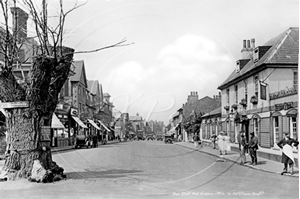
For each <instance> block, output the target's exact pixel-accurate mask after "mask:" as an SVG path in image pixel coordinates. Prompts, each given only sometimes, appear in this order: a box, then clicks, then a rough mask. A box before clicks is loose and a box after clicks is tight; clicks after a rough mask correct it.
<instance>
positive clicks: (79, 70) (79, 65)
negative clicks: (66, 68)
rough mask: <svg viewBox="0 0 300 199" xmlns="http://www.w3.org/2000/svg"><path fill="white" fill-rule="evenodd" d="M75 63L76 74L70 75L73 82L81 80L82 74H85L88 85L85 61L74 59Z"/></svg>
mask: <svg viewBox="0 0 300 199" xmlns="http://www.w3.org/2000/svg"><path fill="white" fill-rule="evenodd" d="M73 65H74V67H75V71H74V72H75V75H73V76H71V77H70V81H71V82H79V81H80V78H81V75H82V74H83V76H84V84H85V86H86V87H87V79H86V74H85V67H84V61H83V60H79V61H73Z"/></svg>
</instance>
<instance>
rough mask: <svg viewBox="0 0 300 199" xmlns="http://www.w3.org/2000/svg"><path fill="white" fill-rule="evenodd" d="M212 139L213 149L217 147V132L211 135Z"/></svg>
mask: <svg viewBox="0 0 300 199" xmlns="http://www.w3.org/2000/svg"><path fill="white" fill-rule="evenodd" d="M210 140H211V142H212V144H213V149H215V148H216V140H217V135H216V134H215V133H213V134H212V135H211V137H210Z"/></svg>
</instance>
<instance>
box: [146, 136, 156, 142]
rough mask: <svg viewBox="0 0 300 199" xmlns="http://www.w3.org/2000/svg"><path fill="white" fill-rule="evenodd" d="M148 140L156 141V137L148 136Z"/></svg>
mask: <svg viewBox="0 0 300 199" xmlns="http://www.w3.org/2000/svg"><path fill="white" fill-rule="evenodd" d="M146 139H147V140H152V141H153V140H155V137H154V135H152V134H150V135H147V138H146Z"/></svg>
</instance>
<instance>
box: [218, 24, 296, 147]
mask: <svg viewBox="0 0 300 199" xmlns="http://www.w3.org/2000/svg"><path fill="white" fill-rule="evenodd" d="M241 52H242V58H241V59H239V60H237V62H236V69H235V70H234V71H233V72H232V73H231V74H230V76H229V77H228V78H227V79H226V80H225V81H224V82H223V83H222V84H221V86H219V87H218V89H220V90H221V93H222V113H221V114H222V118H221V121H222V129H224V130H225V131H226V132H227V133H228V134H229V135H230V138H231V141H232V142H237V135H238V133H239V131H241V130H243V131H245V132H246V138H247V139H248V140H249V137H250V136H249V133H250V132H255V134H256V135H257V136H258V138H259V145H260V146H261V147H265V148H277V147H278V146H277V145H276V143H277V142H278V141H279V140H280V139H281V138H282V135H283V133H289V134H290V136H291V137H292V138H294V139H298V134H297V132H298V54H299V28H289V29H288V30H286V31H284V32H283V33H281V34H280V35H278V36H276V37H274V38H272V39H271V40H270V41H268V42H266V43H265V44H264V45H262V46H255V40H254V39H252V40H251V42H250V40H247V41H246V40H244V43H243V48H242V51H241Z"/></svg>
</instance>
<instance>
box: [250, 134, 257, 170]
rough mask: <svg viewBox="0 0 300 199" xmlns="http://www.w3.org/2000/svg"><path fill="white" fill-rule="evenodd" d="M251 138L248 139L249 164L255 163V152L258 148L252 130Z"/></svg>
mask: <svg viewBox="0 0 300 199" xmlns="http://www.w3.org/2000/svg"><path fill="white" fill-rule="evenodd" d="M250 135H251V138H250V141H249V153H250V157H251V164H252V165H257V154H256V151H257V150H258V138H257V137H256V136H255V135H254V132H251V133H250Z"/></svg>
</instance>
